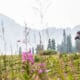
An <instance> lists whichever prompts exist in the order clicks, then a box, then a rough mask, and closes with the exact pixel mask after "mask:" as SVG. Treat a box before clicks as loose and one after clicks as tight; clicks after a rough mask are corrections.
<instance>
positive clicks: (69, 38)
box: [67, 34, 72, 53]
mask: <svg viewBox="0 0 80 80" xmlns="http://www.w3.org/2000/svg"><path fill="white" fill-rule="evenodd" d="M71 52H72V41H71V34H70V35H68V36H67V53H71Z"/></svg>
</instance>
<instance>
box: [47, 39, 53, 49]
mask: <svg viewBox="0 0 80 80" xmlns="http://www.w3.org/2000/svg"><path fill="white" fill-rule="evenodd" d="M47 49H49V50H50V49H52V43H51V39H49V40H48V47H47Z"/></svg>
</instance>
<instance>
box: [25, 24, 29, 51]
mask: <svg viewBox="0 0 80 80" xmlns="http://www.w3.org/2000/svg"><path fill="white" fill-rule="evenodd" d="M29 33H30V29H29V28H28V27H27V24H25V29H24V37H25V39H24V41H25V45H26V50H27V44H28V36H29Z"/></svg>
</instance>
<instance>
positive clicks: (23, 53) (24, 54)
mask: <svg viewBox="0 0 80 80" xmlns="http://www.w3.org/2000/svg"><path fill="white" fill-rule="evenodd" d="M26 60H27V55H26V52H22V61H23V62H24V61H26Z"/></svg>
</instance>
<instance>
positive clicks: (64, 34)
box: [62, 29, 67, 52]
mask: <svg viewBox="0 0 80 80" xmlns="http://www.w3.org/2000/svg"><path fill="white" fill-rule="evenodd" d="M62 51H63V52H67V38H66V31H65V29H64V30H63V42H62Z"/></svg>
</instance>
